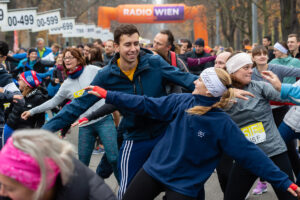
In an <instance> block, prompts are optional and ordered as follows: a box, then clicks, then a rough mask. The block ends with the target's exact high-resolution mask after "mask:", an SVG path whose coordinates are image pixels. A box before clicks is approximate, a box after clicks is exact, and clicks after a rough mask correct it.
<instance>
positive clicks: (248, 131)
mask: <svg viewBox="0 0 300 200" xmlns="http://www.w3.org/2000/svg"><path fill="white" fill-rule="evenodd" d="M241 130H242V132H243V133H244V135H245V137H246V138H247V139H248V140H249V141H250V142H253V143H254V144H259V143H262V142H264V141H266V132H265V129H264V126H263V124H262V122H258V123H255V124H251V125H249V126H246V127H243V128H241Z"/></svg>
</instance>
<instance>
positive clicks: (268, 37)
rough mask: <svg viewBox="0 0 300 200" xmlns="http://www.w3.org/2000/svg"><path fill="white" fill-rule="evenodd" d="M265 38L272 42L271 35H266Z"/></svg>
mask: <svg viewBox="0 0 300 200" xmlns="http://www.w3.org/2000/svg"><path fill="white" fill-rule="evenodd" d="M263 39H267V40H268V41H269V42H272V39H271V36H269V35H265V36H264V38H263Z"/></svg>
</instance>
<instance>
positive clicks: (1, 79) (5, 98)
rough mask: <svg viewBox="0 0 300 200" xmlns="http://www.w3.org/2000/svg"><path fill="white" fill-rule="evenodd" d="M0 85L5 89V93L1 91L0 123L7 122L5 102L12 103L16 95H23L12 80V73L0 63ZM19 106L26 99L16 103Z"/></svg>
mask: <svg viewBox="0 0 300 200" xmlns="http://www.w3.org/2000/svg"><path fill="white" fill-rule="evenodd" d="M0 87H1V88H4V89H5V92H4V93H0V124H4V123H5V113H4V104H5V103H12V101H13V96H14V95H21V93H20V91H19V89H18V88H17V87H16V85H15V84H14V82H13V81H12V77H11V75H10V74H9V73H8V72H7V71H6V70H5V68H4V66H3V65H1V64H0ZM14 104H15V105H16V108H17V107H22V106H23V105H24V100H21V101H19V102H18V103H14Z"/></svg>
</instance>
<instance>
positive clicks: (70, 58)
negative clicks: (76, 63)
mask: <svg viewBox="0 0 300 200" xmlns="http://www.w3.org/2000/svg"><path fill="white" fill-rule="evenodd" d="M73 59H74V57H64V58H63V60H64V61H66V60H73Z"/></svg>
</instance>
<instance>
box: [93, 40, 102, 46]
mask: <svg viewBox="0 0 300 200" xmlns="http://www.w3.org/2000/svg"><path fill="white" fill-rule="evenodd" d="M93 43H97V44H100V45H101V46H102V44H103V42H102V40H101V39H96V40H94V42H93Z"/></svg>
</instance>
